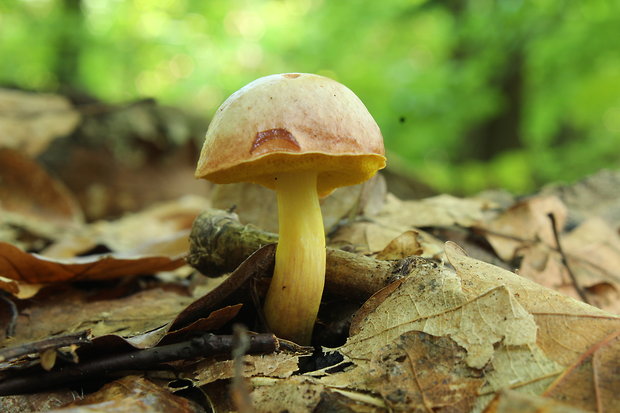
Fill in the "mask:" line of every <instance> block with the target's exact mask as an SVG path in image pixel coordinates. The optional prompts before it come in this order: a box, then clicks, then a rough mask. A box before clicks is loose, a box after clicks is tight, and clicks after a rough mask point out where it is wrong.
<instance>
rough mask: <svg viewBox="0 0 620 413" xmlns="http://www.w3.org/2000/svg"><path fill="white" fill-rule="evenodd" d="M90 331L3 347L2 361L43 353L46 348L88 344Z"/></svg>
mask: <svg viewBox="0 0 620 413" xmlns="http://www.w3.org/2000/svg"><path fill="white" fill-rule="evenodd" d="M88 343H90V340H89V339H88V331H80V332H77V333H71V334H65V335H62V336H57V337H50V338H46V339H45V340H41V341H35V342H32V343H25V344H20V345H18V346H14V347H8V348H3V349H2V350H0V362H2V361H5V360H13V359H16V358H19V357H22V356H25V355H28V354H36V353H42V352H44V351H46V350H52V349H57V348H61V347H66V346H70V345H73V344H82V345H83V344H88Z"/></svg>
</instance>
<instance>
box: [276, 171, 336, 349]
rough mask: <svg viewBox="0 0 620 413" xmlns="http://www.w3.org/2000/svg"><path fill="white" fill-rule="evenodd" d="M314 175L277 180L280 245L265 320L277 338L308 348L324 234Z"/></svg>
mask: <svg viewBox="0 0 620 413" xmlns="http://www.w3.org/2000/svg"><path fill="white" fill-rule="evenodd" d="M316 180H317V173H316V172H311V171H302V172H295V173H288V174H286V175H284V174H283V175H278V176H277V182H276V193H277V196H278V216H279V225H280V239H279V241H278V247H277V249H276V264H275V269H274V274H273V278H272V280H271V284H270V285H269V291H268V292H267V298H266V299H265V308H264V311H265V317H266V319H267V322H268V323H269V327H270V328H271V330H272V331H273V332H274V333H275V334H276V335H277V336H278V337H281V338H285V339H288V340H292V341H295V342H297V343H299V344H303V345H306V344H310V339H311V338H312V328H313V327H314V322H315V321H316V316H317V313H318V311H319V305H320V304H321V296H322V295H323V285H324V284H325V231H324V229H323V218H322V216H321V208H320V206H319V197H318V194H317V189H316Z"/></svg>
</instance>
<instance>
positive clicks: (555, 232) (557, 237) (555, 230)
mask: <svg viewBox="0 0 620 413" xmlns="http://www.w3.org/2000/svg"><path fill="white" fill-rule="evenodd" d="M547 216H548V217H549V220H550V221H551V227H552V228H553V237H554V238H555V243H556V244H557V246H558V252H559V253H560V257H561V258H562V264H563V265H564V267H566V271H567V272H568V276H569V277H570V279H571V281H572V283H573V286H574V287H575V290H576V291H577V294H579V297H580V298H581V300H582V301H583V302H584V303H586V304H590V302H589V301H588V297H587V296H586V292H585V291H584V290H583V288H581V286H580V285H579V282H578V281H577V277H575V273H573V270H572V269H571V267H570V265H568V259H567V258H566V254H564V250H563V249H562V244H561V243H560V234H559V232H558V228H557V225H556V219H555V215H554V214H553V212H550V213H548V214H547Z"/></svg>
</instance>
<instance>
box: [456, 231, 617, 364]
mask: <svg viewBox="0 0 620 413" xmlns="http://www.w3.org/2000/svg"><path fill="white" fill-rule="evenodd" d="M446 255H447V256H448V259H449V260H450V263H451V264H452V265H453V266H454V267H455V268H456V271H457V273H458V275H459V277H460V279H461V281H462V283H463V286H464V289H463V291H464V292H465V293H466V294H467V295H468V296H471V297H473V296H476V294H478V291H480V290H482V291H484V290H488V289H491V288H496V286H497V285H498V284H500V285H503V286H505V288H507V289H508V290H509V291H511V292H512V294H513V295H514V298H515V300H516V301H517V302H518V303H519V304H520V305H521V306H522V307H523V308H524V309H525V310H526V311H528V312H529V313H531V314H532V315H533V317H534V319H535V321H536V325H537V327H538V333H537V337H536V343H537V345H538V346H540V348H541V349H542V351H543V352H544V354H545V355H546V356H547V357H549V358H550V359H551V360H553V361H555V362H556V363H559V364H560V365H562V366H568V365H571V364H572V363H574V362H575V360H577V359H578V358H579V357H580V356H581V354H582V353H583V352H585V351H586V350H587V349H588V348H590V347H591V346H592V345H593V344H594V343H597V342H598V341H600V340H603V339H604V337H606V336H607V335H609V334H611V333H612V332H613V331H616V330H617V329H618V328H620V317H618V316H614V315H612V314H609V313H607V312H605V311H602V310H599V309H598V308H596V307H592V306H590V305H587V304H585V303H583V302H580V301H577V300H574V299H572V298H570V297H567V296H565V295H563V294H560V293H558V292H556V291H554V290H550V289H547V288H544V287H542V286H540V285H539V284H536V283H535V282H533V281H530V280H528V279H527V278H524V277H519V276H518V275H516V274H514V273H512V272H510V271H506V270H504V269H501V268H498V267H496V266H493V265H491V264H487V263H484V262H481V261H478V260H475V259H473V258H470V257H468V256H467V255H465V254H464V253H463V252H462V251H460V249H459V247H458V246H456V245H455V244H453V243H446Z"/></svg>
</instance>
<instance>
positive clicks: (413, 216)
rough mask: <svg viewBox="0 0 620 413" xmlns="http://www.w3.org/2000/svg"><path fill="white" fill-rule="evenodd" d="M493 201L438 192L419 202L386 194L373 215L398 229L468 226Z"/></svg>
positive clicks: (380, 221)
mask: <svg viewBox="0 0 620 413" xmlns="http://www.w3.org/2000/svg"><path fill="white" fill-rule="evenodd" d="M492 207H493V204H491V203H490V202H489V201H485V200H482V199H474V198H470V199H465V198H456V197H453V196H451V195H438V196H435V197H432V198H426V199H422V200H419V201H401V200H399V199H397V198H396V197H394V196H389V197H388V198H387V202H386V204H385V206H384V208H383V210H382V211H381V212H379V213H378V214H377V215H376V216H374V217H373V219H374V220H376V221H377V222H379V223H380V224H383V225H387V226H390V227H394V228H396V229H399V230H400V231H401V232H402V231H403V230H404V229H407V228H410V227H416V228H420V227H447V226H452V225H458V226H461V227H471V226H472V225H474V224H476V223H478V222H479V221H481V220H482V219H483V213H484V211H486V210H488V209H489V208H492Z"/></svg>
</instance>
